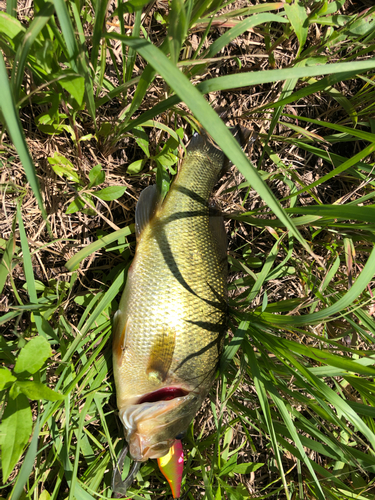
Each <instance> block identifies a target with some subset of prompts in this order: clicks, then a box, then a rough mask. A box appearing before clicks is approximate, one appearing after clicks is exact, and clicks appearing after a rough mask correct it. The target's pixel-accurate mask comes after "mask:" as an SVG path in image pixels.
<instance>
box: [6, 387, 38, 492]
mask: <svg viewBox="0 0 375 500" xmlns="http://www.w3.org/2000/svg"><path fill="white" fill-rule="evenodd" d="M32 425H33V419H32V416H31V410H30V405H29V401H28V399H27V397H26V396H24V395H23V394H19V395H18V396H17V397H16V398H15V399H13V398H11V397H9V398H8V402H7V405H6V407H5V410H4V414H3V417H2V420H1V424H0V447H1V466H2V469H3V482H4V483H5V482H6V480H7V479H8V477H9V474H10V473H11V472H12V470H13V467H14V466H15V465H16V463H17V462H18V460H19V459H20V457H21V455H22V452H23V450H24V448H25V446H26V444H27V442H28V441H29V437H30V434H31V430H32Z"/></svg>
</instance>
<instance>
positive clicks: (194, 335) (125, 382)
mask: <svg viewBox="0 0 375 500" xmlns="http://www.w3.org/2000/svg"><path fill="white" fill-rule="evenodd" d="M223 162H224V155H223V153H222V152H221V151H220V150H219V149H218V148H217V147H216V146H214V145H213V144H211V143H210V142H209V140H208V139H207V138H206V137H202V136H197V137H194V138H193V139H192V141H191V142H190V144H189V146H188V148H187V153H186V157H185V159H184V161H183V163H182V166H181V169H180V172H179V174H178V176H177V178H176V179H175V181H174V183H173V184H172V186H171V188H170V191H169V193H168V194H167V196H166V199H165V200H164V202H161V201H160V199H159V198H158V194H157V188H156V186H153V187H149V188H147V189H146V190H145V191H143V192H142V194H141V196H140V199H139V202H138V204H137V211H136V227H137V247H136V254H135V257H134V260H133V263H132V265H131V267H130V269H129V273H128V279H127V283H126V287H125V290H124V293H123V296H122V298H121V301H120V305H119V310H118V311H117V313H116V315H115V320H114V345H113V361H114V375H115V382H116V391H117V404H118V408H119V412H120V418H121V419H122V421H123V423H124V425H125V431H126V438H127V441H128V443H129V447H130V453H131V455H132V457H133V458H134V459H135V460H141V461H144V460H147V459H148V458H158V457H162V456H163V455H165V454H166V453H167V452H168V450H169V448H170V447H171V446H172V444H173V442H174V440H175V437H176V436H177V435H178V434H180V433H181V432H184V431H186V429H187V427H188V425H189V423H190V421H191V420H192V419H193V418H194V416H195V413H196V412H197V410H198V409H199V406H200V405H201V403H202V401H203V399H204V398H205V397H206V395H207V392H208V391H209V389H210V387H211V385H212V381H213V378H214V375H215V370H216V366H217V362H218V359H219V356H220V352H221V348H222V340H223V333H224V332H225V324H226V313H227V305H226V304H227V260H226V239H225V231H224V226H223V221H222V218H221V217H217V216H216V217H213V216H211V215H210V209H209V203H208V200H209V197H210V194H211V191H212V189H213V187H214V185H215V183H216V182H217V180H218V177H219V175H220V173H221V171H222V168H223ZM158 395H160V401H159V400H158Z"/></svg>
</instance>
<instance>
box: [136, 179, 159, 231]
mask: <svg viewBox="0 0 375 500" xmlns="http://www.w3.org/2000/svg"><path fill="white" fill-rule="evenodd" d="M159 201H160V195H159V191H158V188H157V185H156V184H153V185H152V186H148V187H146V189H144V190H143V191H142V193H141V194H140V196H139V200H138V203H137V206H136V209H135V230H136V234H137V238H139V237H140V236H141V234H142V231H143V230H144V228H145V227H146V226H147V224H148V223H149V222H150V220H151V219H152V217H153V215H154V214H155V212H156V210H157V207H158V204H159Z"/></svg>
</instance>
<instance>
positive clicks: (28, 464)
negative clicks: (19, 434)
mask: <svg viewBox="0 0 375 500" xmlns="http://www.w3.org/2000/svg"><path fill="white" fill-rule="evenodd" d="M39 430H40V422H39V416H38V417H37V420H36V423H35V426H34V433H33V437H32V439H31V442H30V445H29V448H28V450H27V453H26V455H25V458H24V460H23V463H22V466H21V469H20V471H19V473H18V476H17V481H16V484H15V485H14V488H13V490H12V493H11V495H10V498H11V499H12V500H18V499H19V498H20V497H21V495H22V494H23V493H24V487H25V485H26V483H27V481H28V479H29V477H30V474H31V472H32V470H33V468H34V463H35V458H36V455H37V452H38V439H39Z"/></svg>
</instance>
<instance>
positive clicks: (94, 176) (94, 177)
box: [88, 164, 105, 187]
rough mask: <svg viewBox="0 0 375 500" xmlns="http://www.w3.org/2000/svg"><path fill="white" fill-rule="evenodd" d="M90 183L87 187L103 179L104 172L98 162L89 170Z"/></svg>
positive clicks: (97, 183) (100, 182)
mask: <svg viewBox="0 0 375 500" xmlns="http://www.w3.org/2000/svg"><path fill="white" fill-rule="evenodd" d="M89 179H90V184H89V185H88V187H95V186H98V185H99V184H102V183H103V182H104V181H105V172H104V170H103V169H102V166H101V165H100V164H98V165H95V167H93V168H92V169H91V170H90V172H89Z"/></svg>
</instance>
